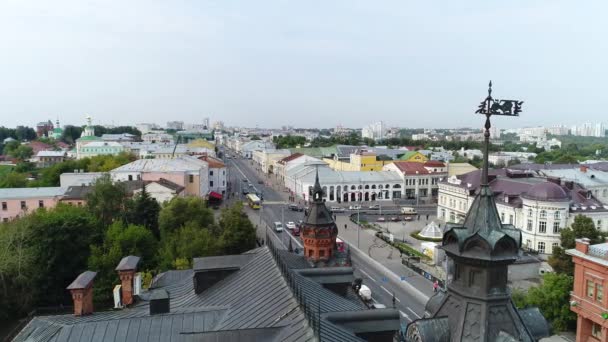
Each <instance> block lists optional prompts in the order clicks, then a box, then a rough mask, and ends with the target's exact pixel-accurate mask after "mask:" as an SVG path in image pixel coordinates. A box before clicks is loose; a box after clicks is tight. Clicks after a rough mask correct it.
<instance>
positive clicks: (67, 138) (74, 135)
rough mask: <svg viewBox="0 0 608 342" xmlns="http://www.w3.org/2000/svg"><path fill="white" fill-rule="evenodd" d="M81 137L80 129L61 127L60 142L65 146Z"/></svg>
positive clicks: (69, 126) (68, 126)
mask: <svg viewBox="0 0 608 342" xmlns="http://www.w3.org/2000/svg"><path fill="white" fill-rule="evenodd" d="M81 135H82V127H79V126H72V125H66V126H65V127H63V133H62V134H61V141H63V142H65V143H67V144H70V145H71V144H74V143H75V142H76V140H77V139H78V138H80V136H81Z"/></svg>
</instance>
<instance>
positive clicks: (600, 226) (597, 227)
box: [595, 220, 602, 229]
mask: <svg viewBox="0 0 608 342" xmlns="http://www.w3.org/2000/svg"><path fill="white" fill-rule="evenodd" d="M595 228H596V229H600V228H602V220H597V224H596V225H595Z"/></svg>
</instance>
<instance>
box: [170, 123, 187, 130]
mask: <svg viewBox="0 0 608 342" xmlns="http://www.w3.org/2000/svg"><path fill="white" fill-rule="evenodd" d="M167 129H174V130H176V131H181V130H182V129H184V122H183V121H168V122H167Z"/></svg>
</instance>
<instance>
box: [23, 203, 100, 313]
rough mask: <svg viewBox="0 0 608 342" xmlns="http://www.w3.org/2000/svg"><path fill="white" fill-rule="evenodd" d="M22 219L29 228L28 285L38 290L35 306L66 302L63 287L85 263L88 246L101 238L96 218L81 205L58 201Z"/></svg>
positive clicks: (68, 302) (67, 294)
mask: <svg viewBox="0 0 608 342" xmlns="http://www.w3.org/2000/svg"><path fill="white" fill-rule="evenodd" d="M25 219H26V222H27V224H28V225H30V227H31V229H32V234H31V235H30V239H29V241H28V243H29V244H30V246H32V251H33V254H34V255H33V265H34V266H35V270H34V273H35V276H34V277H33V279H32V282H31V284H30V286H29V288H35V289H38V290H39V291H40V296H39V297H38V300H37V301H36V304H37V305H39V306H47V305H51V306H54V305H58V304H62V303H63V304H70V303H71V300H70V297H69V293H68V292H67V291H66V290H65V288H66V287H67V286H68V285H69V284H70V283H71V282H72V281H73V280H74V279H75V278H76V276H78V274H80V273H81V272H83V271H84V270H86V266H87V258H88V256H89V249H90V247H89V246H90V245H92V244H97V243H99V242H100V240H101V234H100V230H99V225H98V222H97V220H95V218H94V217H93V215H91V213H90V211H88V210H87V209H86V208H84V207H76V206H70V205H65V204H61V203H60V204H58V205H57V206H56V207H55V208H53V209H51V210H46V209H38V210H36V211H35V212H34V213H33V214H31V215H30V216H29V217H26V218H25Z"/></svg>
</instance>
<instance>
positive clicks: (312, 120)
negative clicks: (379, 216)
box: [0, 0, 608, 128]
mask: <svg viewBox="0 0 608 342" xmlns="http://www.w3.org/2000/svg"><path fill="white" fill-rule="evenodd" d="M606 12H608V2H607V1H599V0H598V1H595V0H590V1H571V0H568V1H562V0H545V1H537V0H513V1H488V0H467V1H420V0H417V1H408V0H396V1H389V0H386V1H383V0H378V1H369V0H368V1H358V0H343V1H339V0H334V1H332V0H307V1H287V0H275V1H270V0H256V1H249V0H242V1H241V0H216V1H206V0H192V1H185V0H172V1H157V0H122V1H117V0H103V1H95V0H93V1H86V0H54V1H47V0H41V1H28V0H2V1H0V125H4V126H9V127H13V126H16V125H20V124H21V125H35V123H36V122H38V121H42V120H47V119H51V120H53V121H54V120H55V119H57V118H58V119H59V120H60V121H61V123H62V124H64V123H69V124H84V121H85V119H84V118H85V116H86V115H87V114H89V115H91V116H92V117H93V120H94V122H95V123H99V124H115V125H120V124H135V123H140V122H156V123H158V124H165V123H166V122H167V121H170V120H182V121H185V122H192V123H200V122H202V120H203V118H205V117H209V118H211V121H216V120H221V121H223V122H224V123H225V124H227V125H236V126H247V127H255V126H259V127H270V128H272V127H280V126H283V125H291V126H295V127H335V126H336V125H339V124H341V125H342V126H345V127H361V126H364V125H366V124H369V123H371V122H374V121H378V120H383V121H385V122H386V123H387V124H388V125H390V126H401V127H428V128H443V127H445V128H450V127H463V126H469V127H475V126H479V127H480V126H481V125H482V124H483V118H481V117H480V116H478V115H475V114H473V113H474V111H475V109H476V108H477V105H478V103H479V102H481V101H482V100H483V99H484V98H485V96H486V94H487V84H488V81H489V80H490V79H491V80H492V81H493V84H494V91H493V95H495V97H496V98H505V99H506V98H508V99H520V100H523V101H525V103H524V106H523V112H522V114H521V117H519V118H497V119H496V120H494V123H495V125H496V126H498V127H501V128H509V127H523V126H535V125H547V126H549V125H554V124H566V125H573V124H580V123H582V122H600V121H608V120H606V119H605V117H606V109H605V108H606V106H605V98H606V96H605V94H606V93H605V91H606V89H607V87H606V79H608V77H607V76H608V63H607V62H606V61H607V58H608V57H607V56H608V43H606V37H607V36H608V24H606V20H605V13H606Z"/></svg>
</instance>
